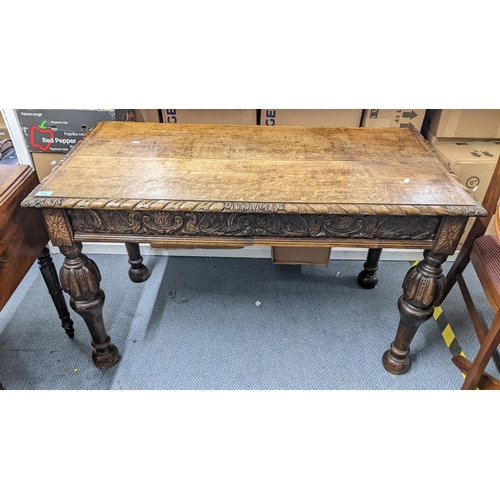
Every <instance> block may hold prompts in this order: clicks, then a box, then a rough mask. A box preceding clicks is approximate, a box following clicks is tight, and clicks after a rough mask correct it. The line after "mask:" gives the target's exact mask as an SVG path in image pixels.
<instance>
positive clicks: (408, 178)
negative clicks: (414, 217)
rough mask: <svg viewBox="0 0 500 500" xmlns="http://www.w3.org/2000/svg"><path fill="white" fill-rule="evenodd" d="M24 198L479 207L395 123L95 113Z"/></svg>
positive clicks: (202, 205) (185, 206)
mask: <svg viewBox="0 0 500 500" xmlns="http://www.w3.org/2000/svg"><path fill="white" fill-rule="evenodd" d="M23 205H24V206H38V207H61V208H100V209H105V210H106V209H118V208H121V209H128V210H130V209H132V210H133V209H142V210H144V209H152V210H192V211H229V212H230V211H233V212H236V211H248V212H269V213H281V212H295V213H348V214H350V213H367V214H374V213H391V214H397V215H405V214H406V213H422V214H424V215H435V214H441V215H467V216H477V215H484V209H483V208H482V206H481V205H480V204H479V203H478V202H477V201H476V200H475V199H474V198H473V197H472V196H471V195H470V194H469V192H468V191H467V190H466V189H465V188H464V187H463V186H462V184H461V183H460V182H459V181H458V179H457V178H456V177H455V176H454V175H453V174H451V173H450V171H449V170H448V169H447V167H446V166H445V165H444V164H443V163H442V161H441V160H440V159H439V157H438V156H437V155H436V154H435V153H434V152H433V150H432V149H431V148H430V146H429V145H428V144H427V143H426V142H425V141H424V140H423V139H422V137H421V136H420V134H419V133H418V132H416V131H414V130H410V129H400V128H329V127H264V126H251V125H242V126H235V125H180V124H176V125H171V124H162V123H134V122H101V123H99V124H98V125H97V126H96V127H95V128H94V129H93V130H92V132H91V133H90V134H88V136H87V137H86V138H85V139H84V140H83V141H82V142H81V143H80V144H79V145H78V146H77V147H76V148H74V149H73V151H72V152H71V154H70V155H69V157H68V158H67V159H66V160H65V162H64V163H63V164H62V165H61V166H60V167H58V168H56V169H55V170H54V171H53V172H52V173H51V174H50V176H49V177H48V178H47V179H46V180H45V181H44V182H43V183H42V184H41V185H40V186H39V188H38V189H36V190H35V191H33V193H32V194H31V195H30V197H28V198H27V199H26V200H25V203H24V204H23Z"/></svg>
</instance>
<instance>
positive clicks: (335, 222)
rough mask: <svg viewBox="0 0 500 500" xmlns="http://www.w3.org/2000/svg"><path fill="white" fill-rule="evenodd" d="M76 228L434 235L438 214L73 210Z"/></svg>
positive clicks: (241, 233) (272, 234)
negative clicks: (413, 215) (426, 215)
mask: <svg viewBox="0 0 500 500" xmlns="http://www.w3.org/2000/svg"><path fill="white" fill-rule="evenodd" d="M69 214H70V216H71V218H72V221H73V228H74V229H75V230H76V231H81V232H87V233H115V234H134V235H141V234H147V235H179V236H183V235H184V236H270V237H283V236H284V237H295V238H304V237H313V238H369V239H371V238H379V239H417V240H425V239H432V238H433V237H434V236H435V234H436V232H437V229H438V227H439V223H440V218H439V217H411V216H409V217H390V216H360V215H318V214H315V215H309V214H307V215H302V214H253V213H243V214H241V213H212V212H205V213H200V212H160V211H128V212H125V211H118V210H70V211H69Z"/></svg>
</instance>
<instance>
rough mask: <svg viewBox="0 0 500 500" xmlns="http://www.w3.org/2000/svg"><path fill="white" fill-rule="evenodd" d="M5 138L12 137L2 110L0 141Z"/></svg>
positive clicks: (0, 115)
mask: <svg viewBox="0 0 500 500" xmlns="http://www.w3.org/2000/svg"><path fill="white" fill-rule="evenodd" d="M4 139H10V134H9V130H8V129H7V124H6V123H5V120H4V119H3V115H2V113H1V112H0V141H3V140H4Z"/></svg>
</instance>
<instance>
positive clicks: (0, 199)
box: [0, 165, 35, 204]
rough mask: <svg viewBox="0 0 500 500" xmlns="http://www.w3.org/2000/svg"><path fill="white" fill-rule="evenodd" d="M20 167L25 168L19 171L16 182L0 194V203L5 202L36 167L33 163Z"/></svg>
mask: <svg viewBox="0 0 500 500" xmlns="http://www.w3.org/2000/svg"><path fill="white" fill-rule="evenodd" d="M19 167H24V170H22V171H20V172H19V175H18V176H17V177H16V178H15V180H14V182H13V183H12V184H10V185H9V187H8V189H6V190H5V191H4V192H3V193H1V196H0V204H2V203H4V202H5V201H6V200H7V199H8V198H10V196H12V193H14V192H15V191H17V190H18V189H19V186H20V185H21V184H23V182H24V181H25V180H26V179H27V178H28V177H29V176H30V175H31V174H32V173H33V172H35V169H34V168H33V167H32V166H31V165H19Z"/></svg>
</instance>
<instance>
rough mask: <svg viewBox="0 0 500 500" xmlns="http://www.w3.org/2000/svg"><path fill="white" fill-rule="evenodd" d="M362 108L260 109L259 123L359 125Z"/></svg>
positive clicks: (323, 125) (319, 125)
mask: <svg viewBox="0 0 500 500" xmlns="http://www.w3.org/2000/svg"><path fill="white" fill-rule="evenodd" d="M362 113H363V110H362V109H261V110H260V124H261V125H264V126H267V127H274V126H279V125H295V126H304V127H359V125H360V123H361V115H362Z"/></svg>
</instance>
